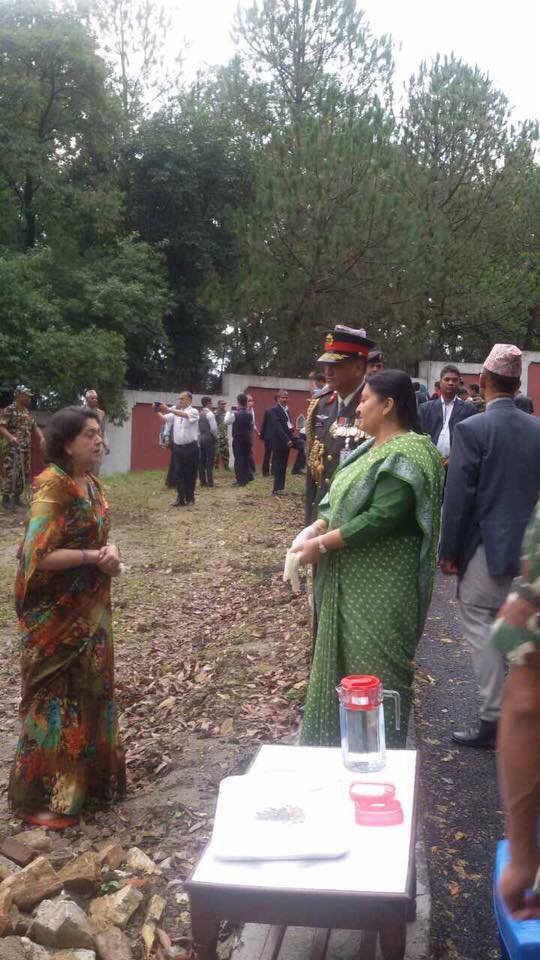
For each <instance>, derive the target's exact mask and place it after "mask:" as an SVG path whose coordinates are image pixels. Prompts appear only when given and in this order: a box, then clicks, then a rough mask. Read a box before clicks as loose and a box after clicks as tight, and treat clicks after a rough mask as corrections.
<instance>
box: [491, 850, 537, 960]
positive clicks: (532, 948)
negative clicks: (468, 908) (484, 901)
mask: <svg viewBox="0 0 540 960" xmlns="http://www.w3.org/2000/svg"><path fill="white" fill-rule="evenodd" d="M508 860H509V856H508V841H507V840H501V841H500V842H499V843H498V844H497V855H496V857H495V871H494V875H493V905H494V908H495V918H496V920H497V926H498V928H499V935H500V938H501V946H502V950H503V957H504V958H505V960H540V920H514V918H513V917H511V916H510V914H509V913H508V910H507V908H506V905H505V903H504V901H503V899H502V897H500V896H499V893H498V889H497V888H498V883H499V877H500V875H501V873H502V871H503V869H504V867H505V866H506V864H507V863H508Z"/></svg>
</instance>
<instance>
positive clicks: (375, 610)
mask: <svg viewBox="0 0 540 960" xmlns="http://www.w3.org/2000/svg"><path fill="white" fill-rule="evenodd" d="M357 414H358V417H359V425H360V428H361V429H362V430H364V431H365V432H366V433H367V434H369V435H370V437H372V438H373V439H370V440H368V441H367V442H366V443H364V444H363V445H362V446H361V447H359V448H358V449H357V450H356V451H355V452H354V453H352V454H351V456H350V457H348V459H347V460H346V461H345V462H344V463H343V464H342V465H341V466H340V467H339V469H338V470H337V471H336V473H335V474H334V480H333V482H332V486H331V488H330V491H329V493H328V494H327V496H326V497H325V499H324V500H323V501H322V503H321V505H320V508H319V517H318V520H317V521H316V523H315V524H313V526H312V527H311V528H308V530H306V531H305V532H304V535H303V537H302V536H301V537H300V538H299V539H303V542H302V543H299V544H298V545H297V546H296V547H294V548H293V549H294V550H295V551H296V552H299V553H300V562H301V563H302V564H316V571H315V581H314V594H315V607H316V612H317V622H318V629H317V639H316V646H315V655H314V659H313V665H312V669H311V676H310V681H309V688H308V694H307V702H306V709H305V714H304V722H303V726H302V736H301V742H302V743H303V744H322V745H327V746H334V745H337V744H339V742H340V732H339V710H338V699H337V695H336V691H335V687H336V686H337V684H338V683H339V681H340V679H341V677H344V676H348V675H351V674H374V675H375V676H378V677H380V679H381V680H382V682H383V685H384V687H386V688H390V689H393V690H397V691H398V692H399V693H400V695H401V728H400V730H399V731H396V730H395V724H394V714H393V710H394V708H393V704H388V705H387V704H386V702H385V714H386V733H387V742H388V743H389V745H390V746H395V747H399V746H404V744H405V740H406V736H407V725H408V719H409V713H410V707H411V701H412V681H413V673H414V668H413V659H414V654H415V649H416V645H417V643H418V641H419V639H420V637H421V635H422V630H423V626H424V621H425V619H426V615H427V611H428V607H429V603H430V600H431V593H432V589H433V581H434V576H435V568H436V552H437V543H438V535H439V515H440V504H441V491H442V485H443V465H442V458H441V456H440V454H439V453H438V451H437V450H436V448H435V447H434V446H433V444H432V442H431V440H430V439H429V438H428V437H427V436H424V435H423V434H422V433H421V428H420V424H419V421H418V415H417V408H416V399H415V394H414V389H413V385H412V381H411V379H410V377H409V376H408V375H407V374H406V373H403V372H402V371H400V370H386V371H384V372H382V373H378V374H376V375H375V376H373V377H370V378H369V380H368V381H367V383H366V386H365V388H364V390H363V391H362V397H361V400H360V404H359V407H358V410H357Z"/></svg>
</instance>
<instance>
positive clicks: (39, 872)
mask: <svg viewBox="0 0 540 960" xmlns="http://www.w3.org/2000/svg"><path fill="white" fill-rule="evenodd" d="M61 889H62V881H61V879H60V876H59V875H58V874H57V872H56V870H53V868H52V866H51V864H50V863H49V861H48V860H46V859H45V857H38V858H37V859H36V860H34V861H33V863H29V864H28V866H27V867H25V868H24V869H23V870H20V871H19V872H18V873H15V874H12V876H10V877H7V879H6V880H3V881H2V883H0V897H1V896H2V894H3V892H4V890H10V891H11V895H12V897H13V903H15V904H16V905H17V906H18V907H19V908H20V909H21V910H25V909H27V908H30V907H35V905H36V903H40V901H41V900H43V899H44V898H45V897H54V896H56V894H57V893H60V890H61Z"/></svg>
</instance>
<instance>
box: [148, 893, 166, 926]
mask: <svg viewBox="0 0 540 960" xmlns="http://www.w3.org/2000/svg"><path fill="white" fill-rule="evenodd" d="M166 906H167V901H166V900H164V899H163V897H160V896H158V894H157V893H156V894H154V896H153V897H152V898H151V899H150V901H149V903H148V907H147V908H146V916H145V918H144V922H145V923H159V921H160V920H161V918H162V916H163V913H164V911H165V907H166Z"/></svg>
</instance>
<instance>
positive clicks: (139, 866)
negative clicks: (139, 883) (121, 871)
mask: <svg viewBox="0 0 540 960" xmlns="http://www.w3.org/2000/svg"><path fill="white" fill-rule="evenodd" d="M126 867H127V869H128V870H133V873H159V870H158V868H157V867H156V865H155V863H154V861H153V860H151V859H150V857H148V856H147V855H146V853H144V852H143V851H142V850H139V847H131V848H130V849H129V850H128V852H127V857H126Z"/></svg>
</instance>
